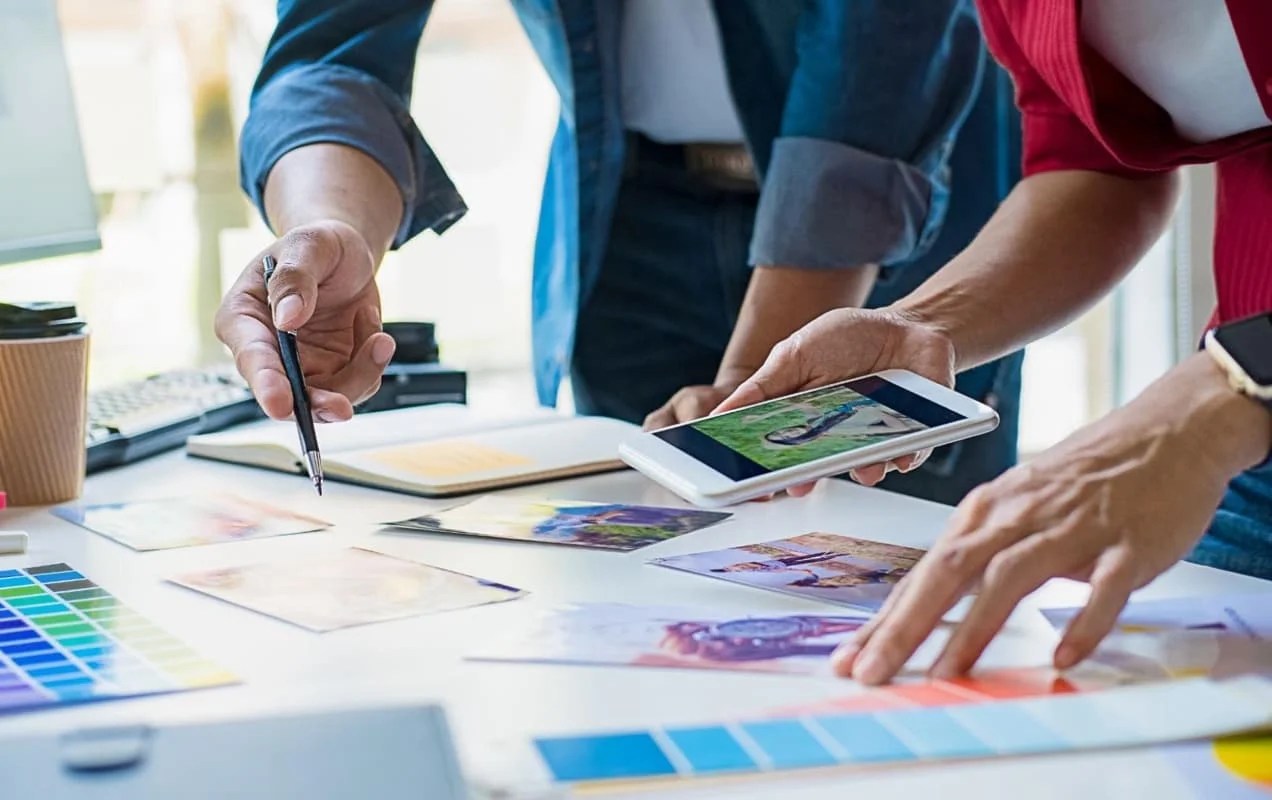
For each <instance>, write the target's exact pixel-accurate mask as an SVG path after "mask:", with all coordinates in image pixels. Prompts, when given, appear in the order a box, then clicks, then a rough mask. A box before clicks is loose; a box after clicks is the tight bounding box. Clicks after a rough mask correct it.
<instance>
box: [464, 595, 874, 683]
mask: <svg viewBox="0 0 1272 800" xmlns="http://www.w3.org/2000/svg"><path fill="white" fill-rule="evenodd" d="M867 619H869V617H868V616H867V615H865V614H839V615H835V614H815V613H813V614H774V613H756V614H749V615H748V614H741V613H734V614H729V613H722V612H719V611H712V610H709V609H692V608H673V607H647V606H631V605H623V604H619V603H587V604H577V605H571V606H564V607H561V608H557V609H553V610H550V611H547V612H544V613H543V614H541V615H540V616H539V618H538V619H537V620H536V621H535V622H533V623H532V624H531V625H530V626H527V627H522V626H518V628H519V630H518V632H517V633H516V634H515V635H514V636H512V637H510V638H507V639H505V640H503V641H500V642H496V643H495V644H494V645H491V646H489V647H486V648H485V649H483V650H481V651H478V652H475V653H472V654H470V655H468V656H467V657H468V658H469V659H470V660H476V661H526V662H538V663H558V664H605V665H612V666H632V667H664V668H667V667H670V668H679V669H710V670H729V671H739V672H764V673H784V674H791V675H821V676H826V677H829V676H830V674H831V669H830V654H831V652H833V651H834V649H835V647H836V646H837V645H838V644H839V643H841V642H843V641H844V640H845V639H847V638H848V637H849V636H851V635H852V634H853V632H854V631H856V630H857V629H858V628H860V627H861V626H862V625H864V624H865V622H866V620H867Z"/></svg>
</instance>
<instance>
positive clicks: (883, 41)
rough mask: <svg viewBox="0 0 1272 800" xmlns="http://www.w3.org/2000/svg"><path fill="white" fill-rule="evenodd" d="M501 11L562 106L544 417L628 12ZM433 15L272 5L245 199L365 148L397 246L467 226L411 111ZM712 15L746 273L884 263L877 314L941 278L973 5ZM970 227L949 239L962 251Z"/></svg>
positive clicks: (590, 254)
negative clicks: (745, 240) (750, 179)
mask: <svg viewBox="0 0 1272 800" xmlns="http://www.w3.org/2000/svg"><path fill="white" fill-rule="evenodd" d="M512 2H513V5H514V7H515V9H516V12H517V14H518V16H519V17H520V19H521V22H522V25H523V27H524V28H525V31H526V33H527V34H528V36H529V39H530V41H531V42H532V44H533V46H534V49H535V50H536V52H537V53H538V55H539V58H540V59H541V60H542V61H543V64H544V66H545V68H546V71H547V73H548V75H549V77H550V79H551V80H552V83H553V84H554V86H555V87H556V89H557V91H558V93H559V94H560V98H561V112H560V120H559V124H558V127H557V131H556V135H555V137H554V138H553V141H552V146H551V157H550V159H549V164H548V169H547V175H546V179H545V185H544V191H543V202H542V206H541V213H540V220H539V229H538V238H537V243H536V246H535V254H534V280H533V343H534V359H535V374H536V380H537V386H538V391H539V397H540V401H541V402H543V403H544V404H549V405H550V404H553V403H554V401H555V399H556V395H557V391H558V388H559V386H560V383H561V380H562V378H563V377H564V375H565V373H566V370H567V369H568V364H569V359H570V353H571V349H572V346H573V336H574V326H575V321H576V319H577V315H578V309H579V306H580V304H581V303H582V302H583V300H584V299H585V298H586V297H587V294H588V292H589V290H590V288H591V286H592V285H593V284H594V282H595V279H596V276H597V273H598V270H599V269H600V263H601V259H602V256H603V254H604V252H605V248H606V239H607V234H608V230H609V226H610V220H611V216H612V213H613V209H614V203H615V198H616V197H617V193H618V187H619V183H620V180H621V177H622V171H623V163H624V135H623V134H624V128H623V120H622V115H621V108H620V81H619V74H618V69H619V63H618V62H619V23H620V18H621V16H622V8H621V5H620V4H619V3H618V2H615V0H512ZM431 6H432V2H431V0H280V2H279V4H278V26H277V28H276V30H275V32H274V35H273V36H272V37H271V39H270V42H269V46H268V49H267V51H266V55H265V61H264V65H263V67H262V69H261V73H260V76H259V78H258V79H257V83H256V86H255V88H254V90H253V93H252V102H251V111H250V114H249V116H248V119H247V121H246V123H245V125H244V129H243V134H242V143H241V148H242V165H241V166H242V181H243V187H244V189H245V190H246V191H247V192H248V194H249V195H250V196H251V198H252V200H253V202H255V203H256V204H257V205H258V207H261V208H262V210H263V202H262V195H263V192H264V184H265V180H266V178H267V176H268V174H269V171H270V169H271V168H272V167H273V165H274V164H275V162H277V161H278V159H279V158H280V157H281V156H282V155H284V154H285V153H286V152H288V151H289V150H292V149H294V148H297V147H301V146H304V145H307V144H314V143H318V142H335V143H340V144H344V145H348V146H351V147H354V148H357V149H359V150H361V151H363V152H365V153H367V154H368V155H370V156H371V157H372V158H374V159H375V160H376V161H378V162H379V163H380V164H381V165H382V166H383V167H384V168H385V170H386V171H387V172H388V173H389V174H390V175H391V176H392V177H393V178H394V180H395V181H396V182H397V184H398V187H399V188H400V189H401V192H402V197H403V201H404V206H405V207H404V214H403V221H402V226H401V229H400V230H399V231H398V234H397V237H396V241H395V242H394V245H395V246H397V245H400V244H401V243H403V242H405V241H406V240H408V239H409V238H411V237H412V236H414V235H415V234H417V233H419V232H420V231H423V230H425V229H432V230H433V231H436V232H438V233H441V232H442V231H444V230H445V229H446V228H447V227H449V226H450V225H452V224H454V223H455V222H456V221H457V220H458V219H459V218H460V217H461V216H463V214H464V212H465V210H466V207H465V205H464V201H463V199H462V198H461V197H460V194H459V192H458V191H457V189H456V188H455V186H454V184H453V183H452V182H451V180H450V178H449V177H448V176H447V174H446V172H445V170H444V169H443V167H442V165H441V162H440V161H439V159H438V157H437V155H436V154H434V152H433V150H432V149H431V148H430V147H429V145H428V143H427V142H426V141H425V140H424V138H423V137H422V136H421V135H420V132H419V129H418V128H417V127H416V125H415V123H414V121H413V120H412V119H411V115H410V111H409V102H410V94H411V84H412V75H413V72H414V64H415V54H416V50H417V48H418V46H419V40H420V37H421V34H422V32H423V29H424V25H425V24H426V22H427V19H428V15H429V11H430V10H431ZM714 7H715V12H716V18H717V20H718V23H719V27H720V34H721V43H722V46H723V49H724V53H725V61H726V65H727V71H728V76H729V84H730V90H731V92H732V95H733V100H734V104H735V106H736V108H737V111H738V115H739V117H740V119H741V121H742V127H743V131H744V133H745V136H746V141H747V145H748V147H749V149H750V151H751V153H752V156H753V158H754V161H755V163H756V166H757V170H758V172H759V174H760V177H761V181H762V184H761V185H762V191H761V196H760V201H759V209H758V214H757V218H756V225H755V231H754V236H753V239H752V242H751V254H750V255H751V263H753V264H772V265H783V266H796V267H803V268H824V269H837V268H851V267H855V266H860V265H863V264H869V263H878V264H882V265H884V266H885V267H888V268H889V269H887V270H885V278H884V279H883V280H882V281H881V283H880V287H879V290H878V291H877V292H876V295H877V297H875V298H872V301H873V302H874V303H875V304H877V303H878V302H881V301H883V300H886V299H889V297H888V295H890V294H897V293H898V291H899V290H898V288H897V287H898V286H899V285H902V284H903V285H904V286H906V287H908V286H911V285H915V284H917V283H918V282H919V280H921V279H922V278H923V277H926V275H927V274H930V273H931V272H932V271H934V270H935V269H936V268H938V267H939V266H940V263H939V261H943V260H944V258H946V257H948V255H949V253H945V254H942V255H941V258H940V259H939V260H938V259H922V258H921V257H922V256H923V255H924V254H925V253H926V252H928V251H929V250H930V249H931V245H932V244H933V242H934V240H935V239H936V238H937V235H938V233H940V231H941V227H942V222H943V219H944V218H945V216H946V209H947V207H948V206H949V199H950V186H949V169H948V162H949V156H950V152H951V150H952V148H953V145H954V139H955V135H956V134H957V133H958V130H959V127H960V125H961V124H962V122H963V120H964V118H965V117H966V115H967V113H968V111H969V109H970V108H971V107H972V105H973V100H974V99H975V97H976V94H977V90H978V87H979V86H980V84H981V78H982V72H983V71H984V69H985V53H984V50H983V47H982V44H981V39H980V32H979V28H978V24H977V20H976V17H975V12H974V9H973V8H972V3H971V2H970V0H925V2H923V3H906V2H897V1H896V0H802V2H794V1H793V0H792V1H790V2H782V1H780V0H714ZM437 80H444V78H443V77H442V76H438V77H437ZM986 136H987V141H986V142H985V146H984V147H983V148H981V150H980V152H981V154H982V162H981V164H980V165H979V168H977V169H975V170H974V171H975V172H977V173H982V174H978V175H976V176H974V177H973V180H976V181H978V182H979V183H980V184H981V185H983V186H984V187H986V190H987V191H990V192H995V193H996V197H995V198H994V199H995V201H996V199H998V198H1000V197H1001V195H1002V194H1003V193H1005V191H1006V188H1007V187H1006V186H1001V187H1000V186H998V183H1001V181H996V179H995V175H996V174H998V173H999V172H1001V169H999V168H998V167H996V166H994V165H993V163H992V162H993V161H994V158H995V154H996V153H1001V151H1002V148H996V144H997V142H996V141H994V140H993V138H994V137H998V136H999V133H997V132H993V133H988V134H986ZM985 167H990V168H988V169H986V168H985ZM1000 190H1001V191H1000ZM991 207H992V205H991ZM983 221H984V217H983V216H981V217H979V218H978V219H976V220H975V222H974V225H975V227H973V228H971V229H965V230H961V231H947V233H949V234H951V238H952V239H953V240H956V241H957V247H961V246H962V245H963V244H965V243H966V242H967V241H968V240H969V239H970V237H971V235H972V234H973V233H974V231H975V229H976V228H978V227H979V225H980V224H981V223H982V222H983ZM941 238H943V239H944V238H947V237H941ZM957 247H956V248H953V250H956V249H957ZM934 255H935V254H934ZM924 262H927V263H924ZM900 273H905V280H904V281H903V282H902V284H897V283H896V277H897V276H898V275H899V274H900ZM890 281H891V282H892V283H893V286H892V288H889V282H890Z"/></svg>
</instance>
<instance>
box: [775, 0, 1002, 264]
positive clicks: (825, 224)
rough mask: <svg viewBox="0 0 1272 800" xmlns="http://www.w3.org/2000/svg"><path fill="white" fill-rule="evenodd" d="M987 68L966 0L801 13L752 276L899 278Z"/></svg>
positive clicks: (810, 0) (925, 234)
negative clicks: (874, 274) (877, 269)
mask: <svg viewBox="0 0 1272 800" xmlns="http://www.w3.org/2000/svg"><path fill="white" fill-rule="evenodd" d="M984 59H985V54H984V48H983V45H982V43H981V39H980V31H979V28H978V25H977V22H976V17H975V10H974V8H972V6H971V4H970V3H968V2H964V1H963V0H925V2H922V3H897V2H894V1H893V0H876V1H875V2H854V3H844V2H841V1H839V0H807V2H806V3H805V9H804V12H803V15H802V16H801V18H800V21H799V30H798V64H797V66H796V69H795V73H794V76H793V78H792V82H791V85H790V90H789V94H788V96H787V99H786V105H785V108H784V111H783V119H782V128H781V134H780V136H779V137H778V138H777V139H776V141H775V142H774V144H773V151H772V154H771V160H770V163H769V165H768V169H767V170H766V171H765V174H764V176H763V189H762V192H761V196H760V204H759V209H758V211H757V216H756V224H755V234H754V236H753V238H752V242H751V254H750V257H751V263H753V264H766V265H782V266H796V267H804V268H838V267H855V266H861V265H864V264H882V265H885V266H889V267H897V266H903V265H904V264H906V263H907V262H910V261H913V260H914V259H916V258H918V257H919V256H921V255H923V253H924V252H925V251H926V250H927V249H928V247H929V246H930V245H931V244H932V242H933V240H934V239H935V238H936V235H937V233H939V231H940V227H941V223H942V221H943V218H944V214H945V208H946V206H947V205H948V202H949V176H948V164H947V161H948V157H949V154H950V152H951V150H952V149H953V144H954V139H955V136H956V135H957V133H958V129H959V127H960V126H961V125H962V122H963V120H964V118H965V117H966V115H967V112H968V109H969V108H970V107H971V104H972V101H973V98H974V97H975V95H976V91H977V89H978V87H979V84H980V80H981V71H982V68H983V64H984Z"/></svg>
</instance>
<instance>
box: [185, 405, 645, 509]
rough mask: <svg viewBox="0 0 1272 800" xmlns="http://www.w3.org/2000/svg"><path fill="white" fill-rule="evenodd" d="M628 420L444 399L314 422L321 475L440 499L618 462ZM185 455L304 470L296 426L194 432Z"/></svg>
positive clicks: (566, 475)
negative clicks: (493, 409) (498, 409)
mask: <svg viewBox="0 0 1272 800" xmlns="http://www.w3.org/2000/svg"><path fill="white" fill-rule="evenodd" d="M638 430H639V429H638V428H637V427H636V426H635V425H630V424H628V423H626V422H620V421H618V420H613V419H605V418H604V417H564V416H560V415H558V414H555V413H553V412H551V411H547V410H543V411H537V412H533V413H531V414H525V415H520V416H516V417H509V416H493V415H489V414H482V413H479V412H475V411H472V410H471V409H469V408H468V407H466V406H461V405H453V404H443V405H435V406H424V407H420V408H406V409H401V410H397V411H381V412H377V413H374V414H361V415H358V416H356V417H354V418H353V419H352V420H351V421H349V422H343V423H338V424H334V425H322V426H319V427H318V443H319V445H320V446H321V447H322V455H323V472H324V473H325V476H326V477H327V478H328V479H329V480H337V481H344V482H346V483H357V484H362V485H364V486H371V487H374V488H377V489H389V490H392V491H397V492H405V493H407V494H418V495H423V496H424V497H447V496H451V495H457V494H467V493H469V492H479V491H489V490H492V489H501V488H505V487H508V486H517V485H520V484H526V483H537V482H540V481H550V480H558V479H561V478H573V477H578V476H580V475H590V474H592V473H596V472H609V471H612V470H619V469H624V468H625V465H624V464H623V462H621V461H619V459H618V446H619V444H620V443H621V442H622V441H623V439H625V438H626V437H628V436H630V435H632V434H633V433H636V432H637V431H638ZM186 452H188V453H189V454H190V455H192V456H198V457H200V458H210V459H214V460H217V461H228V462H230V463H234V464H245V465H248V466H254V467H263V468H265V469H273V470H279V471H281V472H298V473H300V472H304V470H303V468H302V467H301V462H300V445H299V442H298V441H297V439H296V426H295V425H294V424H293V423H291V422H271V421H264V422H258V423H254V424H252V425H250V426H247V427H244V428H237V429H235V430H232V431H226V432H222V433H212V434H206V435H203V436H192V437H190V439H189V440H188V441H187V442H186Z"/></svg>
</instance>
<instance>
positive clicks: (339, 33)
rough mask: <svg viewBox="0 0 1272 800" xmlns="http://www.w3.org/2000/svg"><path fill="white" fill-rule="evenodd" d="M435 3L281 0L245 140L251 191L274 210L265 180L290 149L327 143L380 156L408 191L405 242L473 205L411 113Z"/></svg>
mask: <svg viewBox="0 0 1272 800" xmlns="http://www.w3.org/2000/svg"><path fill="white" fill-rule="evenodd" d="M430 6H431V3H428V2H421V0H340V1H337V2H333V1H332V0H281V1H280V2H279V4H278V25H277V27H276V28H275V31H274V35H273V36H272V37H271V39H270V43H269V46H268V48H267V49H266V53H265V61H264V64H263V65H262V68H261V72H260V75H259V77H258V78H257V81H256V85H255V87H254V88H253V90H252V100H251V108H250V111H249V113H248V117H247V120H246V122H245V123H244V125H243V133H242V137H241V141H240V145H239V147H240V170H241V180H242V185H243V189H244V191H246V192H247V194H248V196H249V197H250V198H251V200H252V202H253V203H254V204H256V206H257V208H259V209H260V210H261V214H262V215H264V213H265V204H264V193H265V181H266V179H267V178H268V176H269V173H270V170H272V169H273V167H274V165H275V164H276V163H277V162H278V160H279V159H280V158H282V157H283V156H284V155H285V154H286V153H288V152H289V151H291V150H294V149H296V148H298V147H304V146H305V145H310V144H318V143H336V144H343V145H347V146H349V147H353V148H356V149H358V150H360V151H362V152H363V153H366V154H367V155H368V156H370V157H371V158H373V159H375V161H376V162H378V163H379V164H380V165H381V166H382V167H383V168H384V169H385V171H386V172H387V173H388V174H389V175H390V176H391V177H392V178H393V181H394V182H395V183H396V184H397V186H398V189H399V191H400V192H401V194H402V201H403V214H402V225H401V227H400V228H399V230H398V232H397V235H396V237H395V239H394V242H393V246H394V247H397V246H399V245H401V244H402V243H403V242H405V241H407V240H408V239H410V238H411V237H412V236H414V235H415V234H417V233H419V232H420V231H423V230H426V229H432V230H434V231H436V232H438V233H441V232H442V231H444V230H445V229H446V228H448V227H450V226H451V225H452V224H454V223H455V222H456V221H458V220H459V218H460V217H462V216H463V215H464V213H465V212H466V211H467V207H466V206H465V205H464V201H463V199H462V198H461V197H460V195H459V192H458V191H457V190H456V189H455V185H454V184H453V183H452V182H451V179H450V177H449V176H447V174H446V171H445V170H444V169H443V168H442V165H441V162H440V161H439V160H438V158H437V156H436V155H435V154H434V153H433V150H432V149H431V148H430V147H429V146H428V143H427V142H426V141H425V140H424V137H423V135H421V133H420V131H419V128H418V127H417V126H416V125H415V122H414V120H413V119H412V118H411V113H410V108H409V106H410V96H411V81H412V75H413V72H414V65H415V53H416V50H417V49H418V47H419V41H420V36H421V35H422V34H423V28H424V24H425V22H426V20H427V17H428V12H429V9H430Z"/></svg>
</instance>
